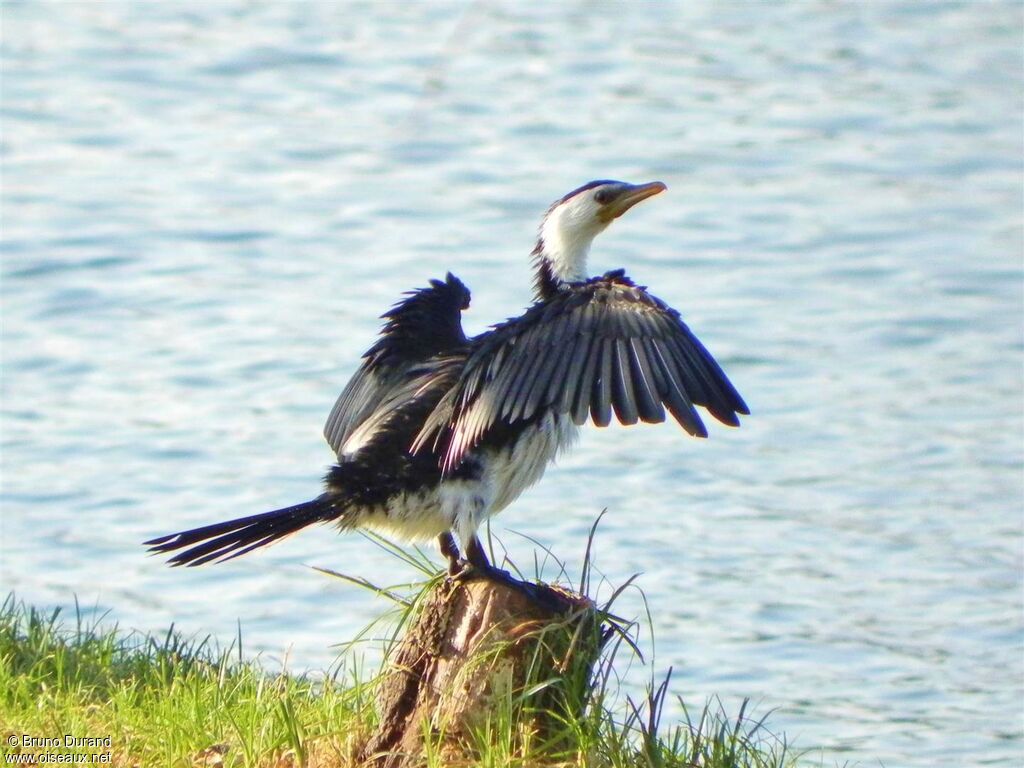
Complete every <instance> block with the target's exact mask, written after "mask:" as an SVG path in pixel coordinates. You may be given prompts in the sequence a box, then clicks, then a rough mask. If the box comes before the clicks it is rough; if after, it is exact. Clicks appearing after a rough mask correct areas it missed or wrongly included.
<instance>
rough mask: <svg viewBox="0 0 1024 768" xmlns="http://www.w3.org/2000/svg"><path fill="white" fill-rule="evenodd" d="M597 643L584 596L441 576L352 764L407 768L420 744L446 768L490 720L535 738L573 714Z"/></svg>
mask: <svg viewBox="0 0 1024 768" xmlns="http://www.w3.org/2000/svg"><path fill="white" fill-rule="evenodd" d="M602 644H603V643H602V640H601V626H600V620H599V618H598V612H597V610H596V609H595V607H594V605H593V603H592V602H591V601H590V600H588V599H587V598H585V597H582V596H580V595H576V594H573V593H571V592H568V591H565V590H561V589H558V588H556V587H552V586H548V585H546V584H524V585H523V587H522V588H517V587H515V586H511V585H509V584H505V583H503V582H500V581H493V580H491V579H487V578H476V579H472V580H468V581H452V580H451V579H446V580H444V581H442V582H440V583H439V584H438V585H437V586H436V587H434V588H433V589H432V591H431V592H430V593H429V594H427V595H426V597H425V598H424V600H423V603H422V606H421V607H420V608H419V610H418V612H417V614H416V615H415V616H414V617H413V618H412V619H411V620H410V623H409V625H408V627H407V628H406V630H405V635H404V637H403V639H402V640H401V641H400V642H399V643H398V645H397V646H396V648H395V649H394V651H393V652H392V653H391V654H390V656H389V658H388V661H387V664H388V667H387V671H386V672H385V674H384V676H383V678H382V683H381V687H380V689H379V691H378V700H379V701H380V725H379V726H378V728H377V731H376V732H375V733H374V734H372V735H371V737H370V738H369V740H368V741H367V742H366V744H365V745H364V746H363V749H362V753H361V756H360V759H361V762H362V763H364V764H366V765H370V766H374V768H411V766H416V765H419V764H421V763H422V761H423V754H424V747H425V738H426V739H429V740H430V741H431V742H432V748H433V749H437V750H439V751H440V753H441V754H442V755H443V756H444V762H445V764H450V765H457V764H459V763H463V762H465V761H466V760H467V759H471V755H470V754H469V750H468V746H469V742H470V740H471V735H472V733H473V731H474V729H479V728H480V727H481V726H482V725H484V724H485V723H486V722H487V721H488V719H489V718H490V719H491V720H492V721H494V720H495V719H501V718H503V717H504V718H508V717H512V718H515V719H516V720H517V722H516V723H515V726H516V730H517V732H518V733H520V734H525V733H532V734H533V735H534V736H536V737H538V738H544V737H545V735H546V734H550V733H552V732H553V727H554V725H555V719H554V717H553V714H554V715H559V716H562V717H565V716H566V715H569V716H576V715H579V714H582V708H583V706H584V705H585V703H586V695H587V691H588V683H589V678H590V672H591V669H592V667H593V665H594V663H595V662H596V661H597V657H598V655H599V654H600V651H601V646H602ZM541 683H545V685H539V684H541ZM524 694H525V695H524Z"/></svg>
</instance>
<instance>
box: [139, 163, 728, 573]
mask: <svg viewBox="0 0 1024 768" xmlns="http://www.w3.org/2000/svg"><path fill="white" fill-rule="evenodd" d="M664 189H665V186H664V185H663V184H661V183H660V182H652V183H650V184H643V185H630V184H624V183H622V182H613V181H595V182H590V183H589V184H585V185H583V186H582V187H579V188H578V189H576V190H574V191H573V192H571V193H569V194H568V195H566V196H564V197H562V198H560V199H559V200H558V201H556V202H555V203H554V204H553V205H552V206H551V208H550V209H549V210H548V212H547V214H546V216H545V218H544V220H543V222H542V225H541V232H540V235H539V237H538V241H537V247H536V248H535V249H534V251H533V257H534V260H535V267H536V280H535V283H534V287H535V291H536V298H537V300H536V303H534V304H533V306H531V307H530V308H529V309H528V310H527V311H526V312H525V313H524V314H523V315H521V316H520V317H517V318H512V319H510V320H508V321H506V322H504V323H500V324H498V325H496V326H494V327H493V328H491V329H490V330H488V331H487V332H485V333H483V334H480V335H479V336H476V337H475V338H472V339H467V338H466V336H465V334H464V332H463V330H462V324H461V313H462V310H464V309H466V308H467V307H468V306H469V299H470V295H469V291H468V290H467V289H466V287H465V286H464V285H463V284H462V282H461V281H459V280H458V279H457V278H456V277H454V276H453V275H451V274H450V273H449V274H448V275H447V277H446V279H445V280H443V281H441V280H433V281H431V283H430V285H429V286H427V287H426V288H422V289H420V290H416V291H412V292H410V293H409V294H408V295H407V296H406V297H405V298H404V299H403V300H402V301H400V302H399V303H398V304H396V305H395V306H394V307H393V308H392V309H391V310H389V311H388V312H387V313H385V314H384V315H383V318H384V320H385V323H384V327H383V329H382V331H381V335H380V337H379V339H378V340H377V341H376V343H374V344H373V346H371V347H370V349H369V350H367V352H366V353H365V354H364V355H363V358H362V363H361V365H360V367H359V369H358V370H357V371H356V373H355V375H354V376H353V377H352V379H351V381H350V382H349V384H348V385H347V386H346V387H345V389H344V391H343V392H342V393H341V395H340V397H339V398H338V400H337V402H336V403H335V406H334V408H333V409H332V411H331V414H330V416H329V418H328V420H327V424H326V426H325V428H324V436H325V437H326V439H327V442H328V443H329V444H330V445H331V447H332V448H333V450H334V452H335V453H336V454H337V458H338V461H337V463H336V464H335V465H334V466H333V467H332V468H331V469H330V471H329V472H328V473H327V476H326V478H325V486H326V487H325V491H324V493H323V494H321V495H320V496H318V497H317V498H316V499H313V500H312V501H308V502H305V503H303V504H298V505H295V506H292V507H286V508H284V509H280V510H275V511H273V512H266V513H263V514H260V515H252V516H249V517H242V518H238V519H235V520H229V521H227V522H223V523H217V524H215V525H210V526H204V527H201V528H195V529H192V530H189V531H183V532H181V533H176V534H171V535H169V536H162V537H159V538H156V539H152V540H151V541H149V542H146V543H147V544H148V545H149V546H150V549H151V551H154V552H170V551H175V550H184V551H182V552H180V553H178V554H177V555H175V556H174V557H173V558H172V559H171V563H172V564H174V565H183V564H185V565H201V564H203V563H207V562H211V561H215V560H222V559H229V558H232V557H237V556H238V555H241V554H244V553H246V552H249V551H251V550H252V549H255V548H258V547H262V546H264V545H267V544H270V543H273V542H275V541H277V540H279V539H281V538H283V537H285V536H287V535H289V534H291V533H294V532H295V531H297V530H300V529H301V528H304V527H306V526H308V525H311V524H313V523H318V522H334V523H336V524H337V525H338V526H339V527H341V528H342V529H349V528H360V527H371V528H377V529H384V530H386V531H389V532H392V533H396V534H398V535H400V536H404V537H406V538H423V537H425V536H439V537H440V543H441V551H442V553H444V554H445V556H447V557H448V558H449V563H450V568H452V569H454V568H455V567H456V563H457V558H458V549H457V548H456V546H455V544H454V541H453V538H452V532H457V533H458V535H459V538H460V539H461V540H462V544H463V546H464V547H465V549H466V554H467V557H468V559H469V561H470V562H472V563H473V564H475V565H477V566H479V567H488V564H487V560H486V557H485V556H484V554H483V548H482V547H481V545H480V543H479V540H478V539H477V537H476V531H477V529H478V527H479V525H480V524H481V523H482V522H483V521H484V520H485V519H487V517H489V516H490V515H493V514H495V513H496V512H499V511H501V509H503V508H504V507H505V506H507V505H508V504H510V503H511V502H512V501H513V500H514V499H515V498H517V497H518V495H519V494H520V493H521V492H522V491H523V490H525V489H526V488H527V487H529V486H530V485H532V484H533V483H534V482H536V481H537V480H538V479H539V478H540V476H541V475H542V474H543V471H544V468H545V467H546V466H547V464H548V463H549V462H550V461H551V460H552V459H553V458H554V457H555V455H556V454H557V453H558V451H559V450H561V449H563V448H564V447H565V446H566V445H568V443H569V442H571V440H572V439H573V437H574V435H575V432H576V430H577V428H578V426H580V425H582V424H583V423H585V422H586V421H588V420H590V421H593V422H594V423H595V424H596V425H598V426H602V427H603V426H607V425H608V424H609V423H610V422H611V420H612V419H613V418H615V419H617V420H618V421H619V422H621V423H622V424H627V425H628V424H636V423H637V422H641V421H642V422H646V423H658V422H662V421H664V420H665V418H666V411H667V412H668V413H670V414H671V415H672V417H673V418H674V419H675V420H676V421H677V422H678V423H679V424H680V425H681V426H682V427H683V429H685V430H686V431H687V432H689V433H690V434H691V435H695V436H698V437H705V436H706V435H707V430H706V428H705V426H704V423H703V422H702V421H701V418H700V416H699V415H698V413H697V410H696V406H701V407H704V408H706V409H707V410H708V412H709V413H711V415H712V416H714V417H715V418H716V419H718V420H719V421H721V422H723V423H725V424H729V425H733V426H735V425H738V424H739V420H738V418H737V415H738V414H746V413H748V409H747V406H746V404H745V403H744V402H743V399H742V398H741V397H740V395H739V393H738V392H737V391H736V389H735V388H734V387H733V385H732V384H731V383H730V381H729V379H728V378H727V377H726V375H725V374H724V373H723V371H722V369H721V368H720V367H719V365H718V363H717V362H715V360H714V358H713V357H712V356H711V354H710V353H709V352H708V351H707V349H705V347H704V346H703V345H702V344H701V343H700V341H698V339H697V338H696V337H695V336H694V335H693V333H692V332H691V331H690V329H689V328H688V327H687V326H686V324H685V323H683V321H682V319H681V318H680V316H679V313H678V312H676V311H675V310H674V309H672V308H671V307H669V306H668V305H667V304H665V303H664V302H663V301H661V300H660V299H658V298H656V297H654V296H652V295H651V294H650V293H648V292H647V290H646V288H644V287H642V286H639V285H636V284H635V283H634V282H633V281H632V280H630V279H629V278H628V277H626V275H625V273H624V272H623V271H622V270H616V271H612V272H607V273H605V274H604V275H602V276H600V277H596V278H589V279H588V278H587V277H586V272H585V262H586V256H587V252H588V250H589V247H590V243H591V241H592V240H593V238H594V237H595V236H596V235H597V234H599V233H600V232H601V231H603V229H604V228H606V227H607V226H608V225H609V224H610V223H611V221H613V220H614V219H615V218H618V217H619V216H621V215H622V214H623V213H624V212H625V211H627V210H629V209H630V208H631V207H632V206H633V205H635V204H636V203H638V202H640V201H641V200H644V199H646V198H647V197H650V196H651V195H654V194H657V193H659V192H661V191H663V190H664Z"/></svg>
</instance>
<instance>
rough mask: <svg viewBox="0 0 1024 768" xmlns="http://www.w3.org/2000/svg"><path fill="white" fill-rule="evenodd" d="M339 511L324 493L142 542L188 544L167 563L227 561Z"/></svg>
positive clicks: (172, 546)
mask: <svg viewBox="0 0 1024 768" xmlns="http://www.w3.org/2000/svg"><path fill="white" fill-rule="evenodd" d="M340 514H341V509H340V508H339V505H338V502H337V499H336V498H334V497H332V496H329V495H327V494H324V495H323V496H320V497H318V498H316V499H313V500H312V501H307V502H305V503H303V504H296V505H295V506H294V507H285V508H284V509H275V510H274V511H273V512H264V513H263V514H261V515H250V516H249V517H240V518H238V519H237V520H227V521H225V522H223V523H214V524H213V525H205V526H203V527H202V528H193V529H192V530H191V531H182V532H180V533H172V534H170V535H168V536H160V537H158V538H156V539H150V540H149V541H146V542H143V543H144V544H145V545H146V546H148V547H149V551H150V552H172V551H174V550H176V549H181V548H182V547H189V549H186V550H185V551H184V552H180V553H178V554H177V555H175V556H174V557H172V558H171V559H170V560H169V561H168V562H169V563H170V564H171V565H188V566H194V565H202V564H203V563H208V562H210V561H211V560H230V559H231V558H233V557H238V556H239V555H244V554H245V553H246V552H249V551H251V550H254V549H257V548H258V547H263V546H266V545H267V544H273V543H274V542H275V541H277V540H278V539H283V538H284V537H285V536H288V535H290V534H293V533H295V532H296V531H299V530H301V529H303V528H305V527H306V526H308V525H312V524H313V523H320V522H326V521H328V520H334V519H336V518H338V517H339V516H340ZM192 545H195V546H192Z"/></svg>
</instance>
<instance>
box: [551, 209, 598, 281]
mask: <svg viewBox="0 0 1024 768" xmlns="http://www.w3.org/2000/svg"><path fill="white" fill-rule="evenodd" d="M581 214H583V215H581ZM606 226H607V225H606V224H605V225H602V224H600V223H599V222H598V221H597V220H596V219H595V218H594V216H593V214H592V213H591V211H589V210H587V211H579V210H578V209H577V207H576V206H569V205H560V206H558V207H556V208H554V209H553V210H552V211H551V212H550V213H548V215H547V217H546V218H545V219H544V223H543V224H542V225H541V228H540V239H541V243H542V249H541V251H540V254H539V255H540V257H541V258H543V259H546V260H547V262H548V264H549V265H550V267H551V276H552V277H554V278H555V280H556V281H558V282H561V283H576V282H580V281H581V280H586V279H587V278H588V277H589V275H588V274H587V255H588V254H589V253H590V244H591V243H592V242H594V238H595V237H596V236H597V235H598V234H599V233H600V232H601V231H602V230H604V228H605V227H606Z"/></svg>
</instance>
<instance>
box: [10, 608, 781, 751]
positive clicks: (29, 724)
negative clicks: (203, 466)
mask: <svg viewBox="0 0 1024 768" xmlns="http://www.w3.org/2000/svg"><path fill="white" fill-rule="evenodd" d="M413 597H415V595H414V596H413ZM396 600H397V601H398V603H399V604H400V605H401V606H408V605H410V604H411V602H410V601H407V600H405V599H404V598H402V597H396ZM406 613H407V611H406ZM242 648H243V646H242V643H241V638H240V637H239V638H235V639H234V641H233V642H232V643H231V644H230V645H229V646H227V647H223V646H220V647H218V646H217V645H216V644H215V643H213V642H212V641H210V640H206V641H202V642H198V641H193V640H187V639H184V638H182V637H181V636H180V635H179V634H177V633H176V632H174V631H173V630H170V631H168V632H167V633H166V634H164V635H161V636H151V635H142V634H138V633H134V632H124V631H121V630H119V629H117V628H116V627H104V626H102V625H101V624H99V623H98V622H97V623H85V622H83V620H82V618H81V616H76V617H68V618H67V620H64V618H63V617H62V616H61V615H60V614H59V612H58V611H52V612H41V611H39V610H37V609H35V608H32V607H30V606H26V605H23V604H21V603H18V602H17V601H16V600H15V599H14V597H13V596H11V597H8V598H7V600H6V601H5V602H4V604H3V606H2V608H0V730H2V732H3V733H2V738H3V742H4V746H3V747H2V748H0V749H2V750H3V752H4V753H5V754H4V758H5V761H4V762H5V764H10V761H11V760H12V759H14V758H12V756H13V755H16V754H18V753H19V752H20V753H22V754H24V755H30V754H38V753H40V752H46V753H49V754H87V755H89V758H87V759H90V760H92V762H91V763H87V764H108V765H115V766H193V765H210V766H219V765H223V766H251V767H252V768H256V767H260V768H264V767H267V768H284V767H285V766H310V767H311V768H312V767H316V768H322V767H326V766H350V765H353V756H354V754H355V750H356V747H357V744H358V743H359V741H360V739H361V737H362V736H363V735H364V734H366V733H367V732H368V731H369V730H370V729H372V728H373V727H374V723H375V717H376V713H375V711H374V705H375V699H374V695H373V683H374V680H373V676H372V675H369V674H364V673H361V672H358V671H357V670H355V668H354V667H352V666H345V664H344V662H342V663H341V664H340V665H339V671H338V672H335V673H332V674H327V675H322V676H316V677H313V676H294V675H290V674H286V673H283V672H279V673H274V672H268V671H267V670H266V669H265V668H264V667H262V666H260V665H259V664H258V663H256V661H254V660H251V659H246V658H245V656H244V654H243V653H242ZM621 648H622V646H621V645H620V649H621ZM626 652H628V649H627V651H626ZM614 657H615V652H614V651H613V652H611V653H610V654H608V660H607V662H606V663H604V664H602V667H601V668H600V669H598V670H597V671H596V681H595V684H594V685H593V686H592V688H591V689H589V693H588V695H589V696H590V705H589V707H588V710H587V714H586V715H585V716H584V717H582V718H579V719H577V720H574V721H573V722H566V723H565V734H563V736H564V738H562V739H561V740H560V742H559V747H558V750H557V753H555V754H553V753H552V752H551V751H550V749H544V748H542V747H539V746H536V745H534V744H532V742H531V740H530V739H529V738H524V734H522V733H519V732H518V731H517V728H516V725H515V724H514V723H509V722H505V723H490V724H489V727H488V728H486V729H484V730H482V731H481V733H480V734H479V738H478V739H477V749H476V752H477V755H478V757H477V760H476V762H475V763H474V764H475V765H480V766H494V767H495V768H496V767H497V766H524V767H525V766H534V765H538V764H539V763H543V764H557V765H564V766H584V765H586V766H601V767H603V766H608V767H609V768H611V767H612V766H623V767H625V766H630V767H632V766H703V767H704V768H727V767H728V768H733V767H738V766H743V767H747V766H750V767H751V768H768V767H769V766H770V767H772V768H782V767H783V766H790V765H794V764H795V763H794V760H793V758H792V757H791V756H789V755H788V754H787V750H786V747H785V744H784V742H783V741H782V740H781V739H779V738H777V737H775V736H773V735H771V734H770V733H769V732H768V731H767V730H766V728H765V726H764V724H763V722H761V721H754V720H750V719H748V717H747V716H746V714H745V712H743V711H741V712H739V713H737V714H735V715H732V716H727V715H726V713H724V712H722V711H721V710H720V709H715V708H712V707H709V706H705V707H704V708H703V709H702V710H701V711H699V712H697V713H696V714H695V716H692V717H690V718H689V719H687V720H685V721H684V722H679V723H673V724H669V723H665V722H662V718H661V712H662V707H663V705H664V704H665V701H666V697H667V696H668V685H667V683H668V680H667V679H666V680H665V681H664V683H665V684H664V685H658V686H652V688H651V690H649V691H647V692H645V693H640V695H639V696H634V697H630V696H628V695H625V696H622V697H621V699H622V702H621V705H613V704H612V702H613V700H616V699H618V698H620V697H618V696H615V695H613V694H612V692H611V690H610V689H611V688H612V687H613V686H614V681H615V680H616V678H615V675H614V671H613V664H614ZM637 699H639V700H637ZM65 734H70V735H72V736H74V737H100V738H103V737H108V736H109V737H110V745H109V747H108V746H106V745H105V744H104V743H99V744H94V745H89V744H84V745H83V744H79V745H78V746H75V747H70V748H64V747H58V746H54V745H49V746H48V745H45V744H44V745H43V746H39V744H38V743H36V745H35V746H32V745H26V744H23V743H22V736H23V735H28V736H31V737H37V738H38V737H58V738H61V739H63V737H64V735H65ZM12 743H15V744H16V746H13V747H12V746H10V744H12ZM92 755H96V757H92ZM24 764H32V763H24ZM438 765H440V764H439V763H438Z"/></svg>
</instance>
